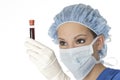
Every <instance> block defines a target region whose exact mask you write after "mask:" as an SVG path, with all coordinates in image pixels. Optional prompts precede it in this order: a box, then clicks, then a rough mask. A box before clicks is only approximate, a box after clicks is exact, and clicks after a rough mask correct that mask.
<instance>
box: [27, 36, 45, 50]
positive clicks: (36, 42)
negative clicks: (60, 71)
mask: <svg viewBox="0 0 120 80" xmlns="http://www.w3.org/2000/svg"><path fill="white" fill-rule="evenodd" d="M26 42H28V43H30V44H32V45H35V46H37V47H39V48H41V49H44V48H47V47H46V46H45V45H43V44H41V43H40V42H38V41H36V40H33V39H30V38H27V40H26Z"/></svg>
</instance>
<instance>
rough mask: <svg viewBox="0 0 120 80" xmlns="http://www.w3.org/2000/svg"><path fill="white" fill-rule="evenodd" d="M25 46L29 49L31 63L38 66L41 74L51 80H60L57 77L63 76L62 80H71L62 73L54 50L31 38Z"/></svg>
mask: <svg viewBox="0 0 120 80" xmlns="http://www.w3.org/2000/svg"><path fill="white" fill-rule="evenodd" d="M25 45H26V46H27V48H28V49H27V53H28V54H29V56H30V59H31V61H32V62H33V63H35V64H36V65H37V67H38V69H39V70H40V72H41V73H42V74H43V75H44V76H45V77H46V78H47V79H49V80H51V79H53V78H54V80H59V79H57V76H58V77H60V76H61V79H60V80H69V79H68V78H69V77H67V76H66V75H65V74H64V72H63V71H62V69H61V67H60V65H59V63H58V61H57V59H56V56H55V54H54V51H53V50H52V49H50V48H48V47H46V46H45V45H43V44H41V43H39V42H38V41H35V40H33V39H30V38H29V39H27V41H26V42H25ZM62 77H63V79H62ZM64 78H66V79H64Z"/></svg>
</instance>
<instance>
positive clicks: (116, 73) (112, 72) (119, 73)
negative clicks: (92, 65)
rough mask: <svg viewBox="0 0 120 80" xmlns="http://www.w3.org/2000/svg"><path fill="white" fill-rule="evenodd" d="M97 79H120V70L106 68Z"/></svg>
mask: <svg viewBox="0 0 120 80" xmlns="http://www.w3.org/2000/svg"><path fill="white" fill-rule="evenodd" d="M97 80H120V70H117V69H111V68H106V69H105V70H104V71H103V72H102V73H101V74H100V75H99V77H98V78H97Z"/></svg>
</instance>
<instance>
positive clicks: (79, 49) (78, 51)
mask: <svg viewBox="0 0 120 80" xmlns="http://www.w3.org/2000/svg"><path fill="white" fill-rule="evenodd" d="M54 20H55V22H54V23H53V24H52V26H51V27H50V29H49V33H48V34H49V35H50V37H52V38H53V40H54V42H55V43H56V44H59V47H60V58H61V60H62V62H63V63H64V64H65V66H66V67H67V68H68V69H69V70H70V71H71V72H72V74H73V75H74V77H75V78H76V80H120V77H119V76H120V70H115V69H110V68H107V67H105V66H104V65H103V64H102V62H101V60H102V58H104V57H105V56H106V52H107V48H106V44H105V40H106V39H107V38H108V37H109V34H108V32H109V30H110V27H109V26H108V25H107V22H106V20H105V19H104V18H103V17H102V16H101V15H100V14H99V12H98V10H96V9H93V8H91V7H90V6H89V5H84V4H75V5H70V6H67V7H65V8H64V9H63V10H62V11H61V12H60V13H59V14H57V15H56V16H55V18H54ZM27 43H29V44H32V43H35V44H34V45H35V46H37V47H38V46H41V44H40V43H38V42H37V41H34V40H30V39H29V40H27ZM37 44H39V45H37ZM29 46H30V45H29ZM31 46H33V44H32V45H31ZM42 46H44V45H42ZM42 48H43V49H45V50H46V51H45V50H42V51H41V49H42ZM42 48H41V47H39V48H37V50H36V49H35V50H34V47H32V48H30V50H31V51H28V53H30V55H31V54H32V55H31V56H34V55H33V54H36V53H37V55H36V56H38V53H39V54H41V55H43V53H44V54H46V53H50V54H52V55H53V51H52V50H50V49H49V48H47V47H42ZM46 48H47V49H46ZM36 51H37V52H36ZM44 51H45V52H44ZM36 56H34V58H36ZM49 57H50V59H47V60H48V61H47V62H48V63H47V64H50V65H51V63H54V62H56V63H57V65H59V64H58V62H57V60H56V59H53V60H51V59H52V58H53V56H52V57H51V55H50V56H49ZM54 57H55V56H54ZM39 58H40V56H39V57H37V60H36V61H39V63H37V64H41V63H42V60H39ZM44 59H45V58H44ZM50 60H51V62H49V61H50ZM36 61H34V62H36ZM53 65H54V68H55V69H56V67H55V64H53ZM57 67H58V66H57ZM47 68H48V67H47ZM45 69H46V67H45ZM45 69H44V71H42V70H43V68H40V71H41V72H44V73H43V74H44V75H45V76H46V73H47V72H53V71H50V70H52V69H53V68H52V69H49V71H48V70H47V71H46V72H45ZM56 70H58V69H56ZM59 70H61V68H60V67H59ZM59 72H60V71H57V72H56V74H57V73H59ZM53 73H54V72H53ZM59 74H62V75H64V77H63V76H62V78H61V79H58V78H57V79H56V80H69V77H68V76H67V75H65V74H64V72H63V71H62V70H61V72H60V73H59ZM47 75H49V74H47ZM54 76H56V75H55V74H54ZM59 78H60V76H59ZM47 79H49V80H51V79H53V76H52V77H51V78H48V77H47Z"/></svg>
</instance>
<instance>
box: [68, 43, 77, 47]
mask: <svg viewBox="0 0 120 80" xmlns="http://www.w3.org/2000/svg"><path fill="white" fill-rule="evenodd" d="M75 47H76V46H75V44H74V43H73V42H71V43H69V44H68V48H75Z"/></svg>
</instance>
